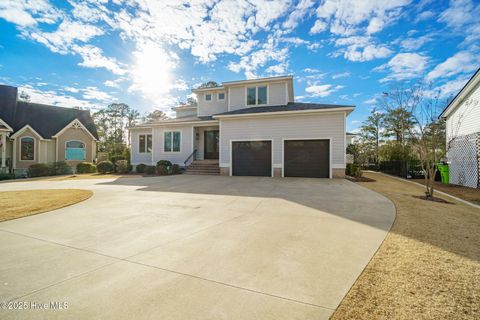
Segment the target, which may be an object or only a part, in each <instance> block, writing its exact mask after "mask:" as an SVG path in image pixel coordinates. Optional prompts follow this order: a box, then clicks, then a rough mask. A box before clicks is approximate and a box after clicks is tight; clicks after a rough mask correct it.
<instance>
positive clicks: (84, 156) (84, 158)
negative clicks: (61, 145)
mask: <svg viewBox="0 0 480 320" xmlns="http://www.w3.org/2000/svg"><path fill="white" fill-rule="evenodd" d="M73 141H75V142H81V143H82V144H83V148H82V149H83V159H81V160H71V159H70V160H68V159H67V149H68V147H67V144H68V143H69V142H73ZM70 149H80V148H70ZM64 158H65V161H85V160H87V144H86V143H85V142H83V141H82V140H68V141H65V155H64Z"/></svg>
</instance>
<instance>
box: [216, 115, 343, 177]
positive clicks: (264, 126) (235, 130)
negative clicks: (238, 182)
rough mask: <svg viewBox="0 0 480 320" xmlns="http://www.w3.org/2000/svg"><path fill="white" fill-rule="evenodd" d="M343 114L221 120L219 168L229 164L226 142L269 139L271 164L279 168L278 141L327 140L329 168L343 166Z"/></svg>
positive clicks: (280, 160) (280, 153)
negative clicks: (330, 152)
mask: <svg viewBox="0 0 480 320" xmlns="http://www.w3.org/2000/svg"><path fill="white" fill-rule="evenodd" d="M344 118H345V114H344V113H343V112H342V113H324V114H321V115H320V114H310V115H291V116H277V117H258V118H250V119H241V118H237V119H235V120H233V119H230V120H221V122H220V128H221V132H220V165H221V166H228V164H229V163H230V140H254V139H255V140H270V139H271V140H273V164H274V167H276V168H280V167H281V165H282V139H292V138H293V139H314V138H315V139H328V138H331V150H332V154H331V160H332V167H333V168H344V167H345V121H344Z"/></svg>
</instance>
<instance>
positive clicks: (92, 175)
mask: <svg viewBox="0 0 480 320" xmlns="http://www.w3.org/2000/svg"><path fill="white" fill-rule="evenodd" d="M138 177H141V175H139V174H116V173H107V174H101V173H82V174H76V175H69V176H57V177H48V180H49V181H59V180H82V179H119V178H138Z"/></svg>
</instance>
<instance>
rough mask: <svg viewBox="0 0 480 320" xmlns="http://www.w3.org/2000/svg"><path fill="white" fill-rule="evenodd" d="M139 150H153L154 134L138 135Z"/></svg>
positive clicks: (142, 151) (147, 151)
mask: <svg viewBox="0 0 480 320" xmlns="http://www.w3.org/2000/svg"><path fill="white" fill-rule="evenodd" d="M138 151H139V152H140V153H150V152H152V135H151V134H141V135H139V136H138Z"/></svg>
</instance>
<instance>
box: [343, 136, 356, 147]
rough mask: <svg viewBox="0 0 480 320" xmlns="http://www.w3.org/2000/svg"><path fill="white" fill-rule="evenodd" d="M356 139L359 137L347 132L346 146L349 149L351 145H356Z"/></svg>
mask: <svg viewBox="0 0 480 320" xmlns="http://www.w3.org/2000/svg"><path fill="white" fill-rule="evenodd" d="M356 137H357V135H356V134H355V133H350V132H347V133H346V135H345V139H347V140H346V146H347V147H348V146H349V145H351V144H352V143H354V142H355V138H356Z"/></svg>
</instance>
